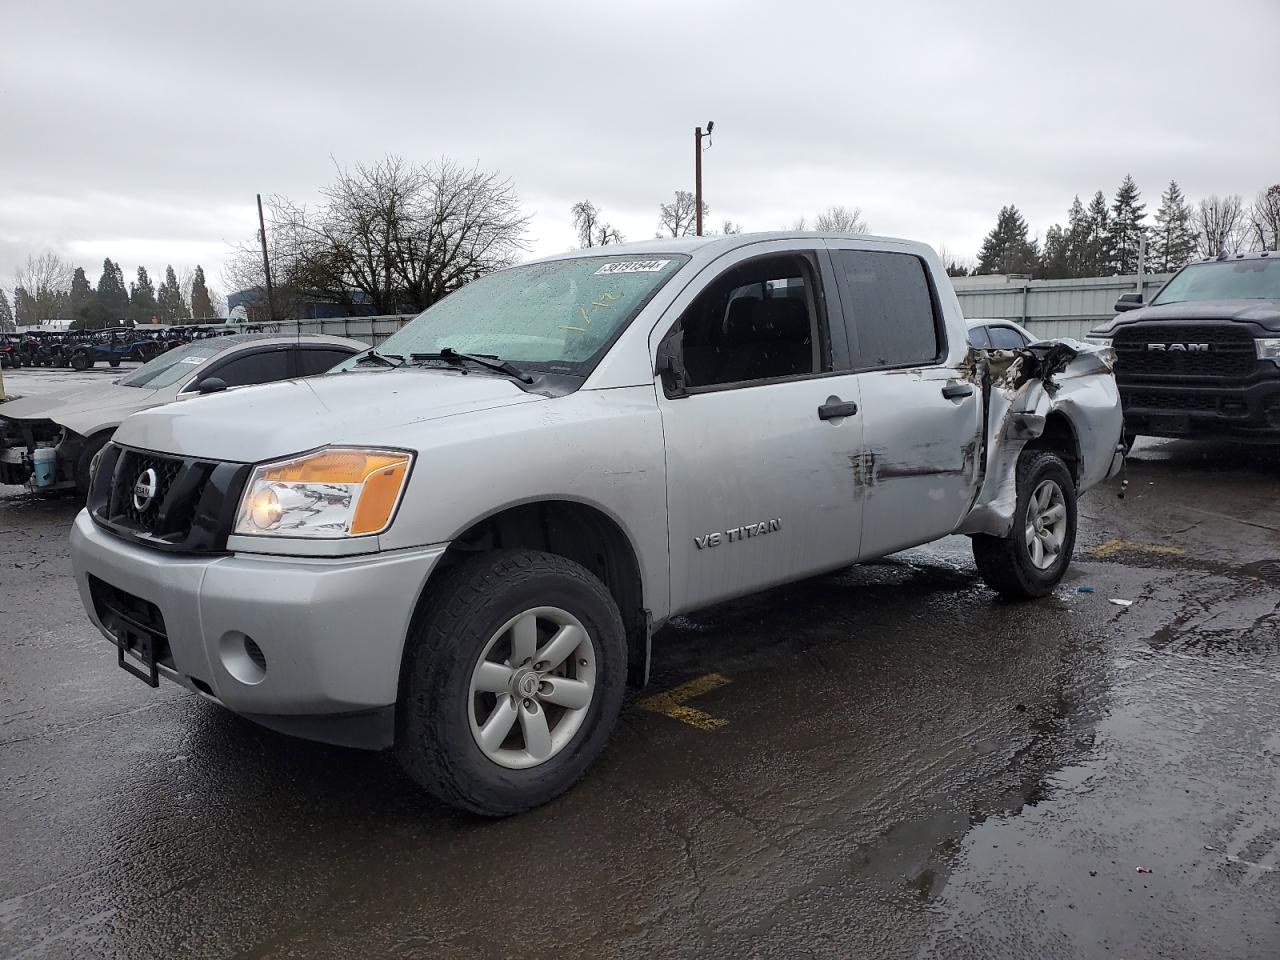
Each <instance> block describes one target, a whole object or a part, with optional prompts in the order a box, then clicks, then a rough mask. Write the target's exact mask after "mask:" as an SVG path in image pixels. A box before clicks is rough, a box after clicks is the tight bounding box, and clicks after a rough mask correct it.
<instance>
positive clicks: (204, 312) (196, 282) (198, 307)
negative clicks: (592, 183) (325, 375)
mask: <svg viewBox="0 0 1280 960" xmlns="http://www.w3.org/2000/svg"><path fill="white" fill-rule="evenodd" d="M605 242H608V241H607V239H606V240H605ZM191 316H192V317H194V318H195V319H197V320H208V319H210V318H211V317H213V316H214V312H213V299H212V298H211V297H210V296H209V288H208V287H207V286H205V282H204V268H203V267H201V266H200V264H198V263H197V264H196V272H195V275H194V276H193V277H192V278H191Z"/></svg>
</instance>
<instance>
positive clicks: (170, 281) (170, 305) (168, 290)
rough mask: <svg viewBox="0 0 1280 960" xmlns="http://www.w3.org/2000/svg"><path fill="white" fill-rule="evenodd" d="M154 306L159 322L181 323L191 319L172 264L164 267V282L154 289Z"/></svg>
mask: <svg viewBox="0 0 1280 960" xmlns="http://www.w3.org/2000/svg"><path fill="white" fill-rule="evenodd" d="M156 307H157V312H158V314H159V317H160V322H161V323H182V322H183V321H184V320H190V319H191V311H190V310H188V309H187V302H186V301H185V300H183V299H182V291H181V290H180V289H179V288H178V277H177V275H175V274H174V272H173V267H172V266H168V267H165V268H164V282H162V283H161V284H160V289H159V290H157V291H156Z"/></svg>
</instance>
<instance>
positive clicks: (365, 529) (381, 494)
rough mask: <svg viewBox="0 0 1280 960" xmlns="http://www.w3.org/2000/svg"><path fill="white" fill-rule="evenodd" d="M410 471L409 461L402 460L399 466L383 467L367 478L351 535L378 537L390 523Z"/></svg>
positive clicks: (406, 459)
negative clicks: (366, 534) (372, 534)
mask: <svg viewBox="0 0 1280 960" xmlns="http://www.w3.org/2000/svg"><path fill="white" fill-rule="evenodd" d="M408 470H409V458H408V457H402V458H401V459H400V460H399V461H398V462H396V463H391V464H384V465H382V466H380V467H377V468H376V469H375V470H374V471H373V472H372V473H369V474H367V475H366V476H365V479H364V489H363V490H362V491H361V492H360V500H359V502H358V503H357V504H356V515H355V517H354V518H353V519H352V521H351V532H352V534H360V533H377V532H378V531H379V530H381V529H383V528H384V527H385V526H386V525H387V524H388V523H390V522H391V512H392V511H393V510H395V508H396V503H397V501H398V500H399V499H400V490H401V488H402V487H403V486H404V476H405V474H406V473H407V472H408Z"/></svg>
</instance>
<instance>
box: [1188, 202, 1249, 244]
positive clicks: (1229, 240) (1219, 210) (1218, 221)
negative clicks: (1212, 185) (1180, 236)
mask: <svg viewBox="0 0 1280 960" xmlns="http://www.w3.org/2000/svg"><path fill="white" fill-rule="evenodd" d="M1243 227H1244V206H1243V204H1242V203H1241V201H1240V195H1239V194H1232V195H1231V196H1229V197H1218V196H1212V197H1206V198H1205V199H1204V200H1201V201H1200V205H1199V206H1198V207H1196V211H1195V228H1196V233H1197V235H1198V239H1197V245H1198V248H1199V250H1200V255H1201V256H1205V257H1216V256H1217V255H1218V254H1219V253H1221V252H1222V251H1224V250H1225V251H1227V252H1228V253H1232V252H1234V251H1235V250H1236V248H1238V247H1239V246H1240V243H1241V241H1242V239H1243V236H1242V233H1243V229H1242V228H1243Z"/></svg>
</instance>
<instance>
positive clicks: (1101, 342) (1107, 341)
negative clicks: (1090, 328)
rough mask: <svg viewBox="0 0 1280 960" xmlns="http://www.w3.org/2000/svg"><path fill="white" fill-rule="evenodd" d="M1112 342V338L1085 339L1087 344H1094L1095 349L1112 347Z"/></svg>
mask: <svg viewBox="0 0 1280 960" xmlns="http://www.w3.org/2000/svg"><path fill="white" fill-rule="evenodd" d="M1111 340H1112V338H1111V337H1085V338H1084V342H1085V343H1092V344H1093V345H1094V346H1095V347H1109V346H1111Z"/></svg>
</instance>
